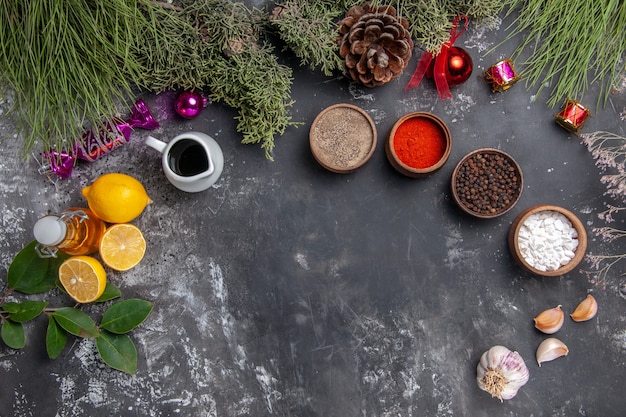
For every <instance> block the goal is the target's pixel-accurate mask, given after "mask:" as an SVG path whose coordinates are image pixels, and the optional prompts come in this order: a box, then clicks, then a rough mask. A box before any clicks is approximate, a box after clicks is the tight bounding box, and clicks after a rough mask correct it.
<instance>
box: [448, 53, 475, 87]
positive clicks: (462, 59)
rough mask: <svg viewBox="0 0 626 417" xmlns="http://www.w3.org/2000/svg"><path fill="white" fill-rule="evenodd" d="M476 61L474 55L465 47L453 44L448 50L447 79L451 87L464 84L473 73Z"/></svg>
mask: <svg viewBox="0 0 626 417" xmlns="http://www.w3.org/2000/svg"><path fill="white" fill-rule="evenodd" d="M473 67H474V63H473V62H472V57H471V56H470V55H469V54H468V53H467V51H466V50H465V49H463V48H459V47H456V46H453V47H452V48H450V50H449V51H448V69H447V71H446V79H447V80H448V85H449V86H450V87H455V86H457V85H461V84H463V83H464V82H465V81H467V79H468V78H469V77H470V75H472V70H473Z"/></svg>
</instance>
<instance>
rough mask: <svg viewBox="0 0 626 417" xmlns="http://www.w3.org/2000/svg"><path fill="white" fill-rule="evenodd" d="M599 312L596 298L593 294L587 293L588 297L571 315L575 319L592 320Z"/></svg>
mask: <svg viewBox="0 0 626 417" xmlns="http://www.w3.org/2000/svg"><path fill="white" fill-rule="evenodd" d="M597 312H598V303H597V302H596V299H595V298H593V295H591V294H589V295H587V298H585V299H584V300H582V301H581V302H580V304H578V307H576V309H575V310H574V312H573V313H572V314H570V317H571V318H572V320H574V321H585V320H591V319H592V318H594V317H595V316H596V313H597Z"/></svg>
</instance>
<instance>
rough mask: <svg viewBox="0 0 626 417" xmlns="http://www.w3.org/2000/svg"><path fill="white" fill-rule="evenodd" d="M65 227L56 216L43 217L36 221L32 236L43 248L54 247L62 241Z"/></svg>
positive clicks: (65, 230)
mask: <svg viewBox="0 0 626 417" xmlns="http://www.w3.org/2000/svg"><path fill="white" fill-rule="evenodd" d="M66 232H67V225H66V224H65V222H63V221H62V220H61V219H59V217H57V216H45V217H42V218H41V219H39V220H37V222H36V223H35V226H34V227H33V234H34V235H35V239H36V240H37V242H39V243H41V244H42V245H45V246H55V245H58V244H59V243H61V242H62V241H63V239H64V238H65V233H66Z"/></svg>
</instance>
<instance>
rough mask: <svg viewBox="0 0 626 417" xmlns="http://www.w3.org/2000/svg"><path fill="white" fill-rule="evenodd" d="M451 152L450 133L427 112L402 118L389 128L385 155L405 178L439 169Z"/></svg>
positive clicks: (439, 119) (421, 175)
mask: <svg viewBox="0 0 626 417" xmlns="http://www.w3.org/2000/svg"><path fill="white" fill-rule="evenodd" d="M451 149H452V136H451V135H450V129H448V126H447V125H446V124H445V123H444V121H443V120H441V118H439V117H438V116H435V115H434V114H432V113H428V112H413V113H408V114H405V115H404V116H402V117H401V118H400V119H398V121H396V123H395V124H394V125H393V127H392V128H391V131H390V132H389V137H388V138H387V142H386V143H385V153H386V154H387V159H388V160H389V162H390V163H391V165H392V166H393V167H394V168H395V169H396V170H397V171H398V172H400V173H401V174H404V175H406V176H407V177H412V178H420V177H425V176H427V175H430V174H432V173H433V172H435V171H437V170H438V169H439V168H441V167H442V166H443V165H444V164H445V163H446V161H447V160H448V157H449V156H450V150H451Z"/></svg>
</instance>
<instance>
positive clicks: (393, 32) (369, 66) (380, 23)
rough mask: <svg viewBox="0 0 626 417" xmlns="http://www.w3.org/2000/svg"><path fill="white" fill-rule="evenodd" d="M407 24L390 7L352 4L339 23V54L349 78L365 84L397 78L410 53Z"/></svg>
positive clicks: (372, 84) (374, 83)
mask: <svg viewBox="0 0 626 417" xmlns="http://www.w3.org/2000/svg"><path fill="white" fill-rule="evenodd" d="M408 28H409V23H408V22H407V20H406V19H405V18H403V17H398V16H397V15H396V9H395V8H394V7H393V6H379V7H372V6H371V5H370V4H369V3H366V4H364V5H362V6H354V7H352V8H351V9H350V10H348V13H346V16H345V17H344V18H343V20H341V22H339V34H340V36H338V37H337V43H338V44H339V55H340V56H341V58H343V59H344V61H345V66H346V71H347V72H348V73H349V74H350V76H351V77H352V79H353V80H355V81H358V82H361V83H362V84H363V85H365V86H366V87H376V86H379V85H383V84H385V83H387V82H389V81H391V80H393V79H394V78H396V77H398V76H399V75H400V74H401V73H402V71H403V70H404V69H405V68H406V66H407V64H408V63H409V60H410V59H411V54H412V52H413V40H412V39H411V34H410V33H409V30H408Z"/></svg>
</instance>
